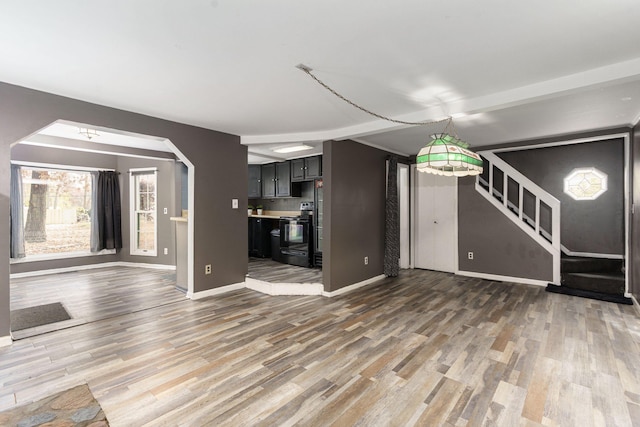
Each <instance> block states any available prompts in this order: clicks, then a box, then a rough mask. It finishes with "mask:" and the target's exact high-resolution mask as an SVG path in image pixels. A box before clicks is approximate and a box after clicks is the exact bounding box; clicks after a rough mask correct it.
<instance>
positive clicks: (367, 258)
mask: <svg viewBox="0 0 640 427" xmlns="http://www.w3.org/2000/svg"><path fill="white" fill-rule="evenodd" d="M364 265H369V257H368V256H366V257H364Z"/></svg>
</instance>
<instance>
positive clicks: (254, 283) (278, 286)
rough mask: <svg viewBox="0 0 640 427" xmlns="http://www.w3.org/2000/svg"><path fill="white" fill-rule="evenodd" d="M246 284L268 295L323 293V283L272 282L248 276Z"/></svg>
mask: <svg viewBox="0 0 640 427" xmlns="http://www.w3.org/2000/svg"><path fill="white" fill-rule="evenodd" d="M245 283H246V286H247V288H249V289H252V290H254V291H257V292H261V293H263V294H267V295H322V293H323V291H324V288H323V285H322V283H284V282H283V283H272V282H265V281H263V280H258V279H254V278H251V277H247V278H246V281H245Z"/></svg>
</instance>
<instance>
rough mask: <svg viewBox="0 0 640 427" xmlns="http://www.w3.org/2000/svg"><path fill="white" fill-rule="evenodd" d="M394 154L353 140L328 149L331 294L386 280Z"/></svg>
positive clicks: (326, 267) (326, 269)
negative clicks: (389, 175) (387, 210)
mask: <svg viewBox="0 0 640 427" xmlns="http://www.w3.org/2000/svg"><path fill="white" fill-rule="evenodd" d="M388 154H389V153H387V152H385V151H382V150H379V149H376V148H372V147H369V146H366V145H363V144H360V143H357V142H354V141H349V140H346V141H327V142H325V143H324V145H323V179H324V196H325V199H324V218H325V224H324V237H323V238H324V248H325V249H324V252H323V260H322V262H323V266H322V275H323V282H324V289H325V291H327V292H332V291H336V290H338V289H340V288H343V287H345V286H349V285H352V284H355V283H359V282H362V281H365V280H367V279H370V278H373V277H376V276H379V275H381V274H383V268H384V266H383V261H384V231H385V200H386V182H385V177H386V168H385V166H386V163H385V162H386V159H387V155H388ZM365 257H368V258H369V264H368V265H365V264H364V258H365Z"/></svg>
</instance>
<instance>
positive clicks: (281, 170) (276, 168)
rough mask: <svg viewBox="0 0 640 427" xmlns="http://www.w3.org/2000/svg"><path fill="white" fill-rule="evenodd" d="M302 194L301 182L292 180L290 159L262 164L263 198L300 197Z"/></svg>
mask: <svg viewBox="0 0 640 427" xmlns="http://www.w3.org/2000/svg"><path fill="white" fill-rule="evenodd" d="M301 194H302V188H301V186H300V184H299V183H292V182H291V162H290V161H288V160H287V161H286V162H278V163H269V164H266V165H262V198H269V197H300V196H301Z"/></svg>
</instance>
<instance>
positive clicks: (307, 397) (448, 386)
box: [0, 270, 640, 427]
mask: <svg viewBox="0 0 640 427" xmlns="http://www.w3.org/2000/svg"><path fill="white" fill-rule="evenodd" d="M639 355H640V322H639V317H638V315H637V313H636V311H635V308H634V307H631V306H621V305H616V304H612V303H605V302H600V301H594V300H588V299H581V298H577V297H571V296H565V295H559V294H551V293H546V292H544V289H542V288H539V287H532V286H525V285H515V284H509V283H493V282H489V281H484V280H479V279H470V278H461V277H456V276H453V275H450V274H444V273H436V272H430V271H419V270H413V271H403V272H402V273H401V276H400V277H399V278H397V279H385V280H382V281H379V282H377V283H376V284H374V285H371V286H368V287H366V288H361V289H358V290H356V291H353V292H351V293H348V294H345V295H341V296H337V297H334V298H330V299H329V298H324V297H310V296H287V297H272V296H266V295H262V294H259V293H257V292H254V291H251V290H247V289H243V290H238V291H234V292H231V293H228V294H223V295H219V296H215V297H211V298H208V299H204V300H197V301H189V300H185V301H181V302H177V303H174V304H169V305H165V306H162V307H157V308H153V309H149V310H145V311H140V312H138V313H134V314H127V315H123V316H119V317H115V318H110V319H107V320H101V321H97V322H93V323H88V324H85V325H80V326H78V327H75V328H70V329H65V330H61V331H56V332H52V333H49V334H45V335H40V336H37V337H33V338H27V339H24V340H20V341H17V342H15V343H14V344H13V345H12V346H10V347H6V348H2V349H0V408H8V407H11V406H12V405H15V404H16V403H18V404H21V403H25V402H29V401H32V400H36V399H39V398H42V397H44V396H46V395H49V394H52V393H55V392H58V391H61V390H64V389H67V388H69V387H72V386H75V385H77V384H80V383H84V382H86V383H88V385H89V387H90V388H91V390H92V391H93V393H94V394H95V396H96V398H97V400H98V401H99V402H100V404H101V405H102V407H103V408H104V411H105V413H106V415H107V417H108V418H109V420H110V421H111V424H112V425H113V426H144V425H150V426H177V425H185V426H218V425H229V426H246V425H257V426H274V425H276V426H288V425H301V426H329V425H335V426H351V425H362V426H388V425H390V426H407V425H409V426H410V425H428V426H441V425H444V426H465V425H469V426H476V425H499V426H517V425H525V426H538V425H548V426H581V427H583V426H607V425H610V426H631V425H634V424H635V425H640V360H639Z"/></svg>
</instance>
